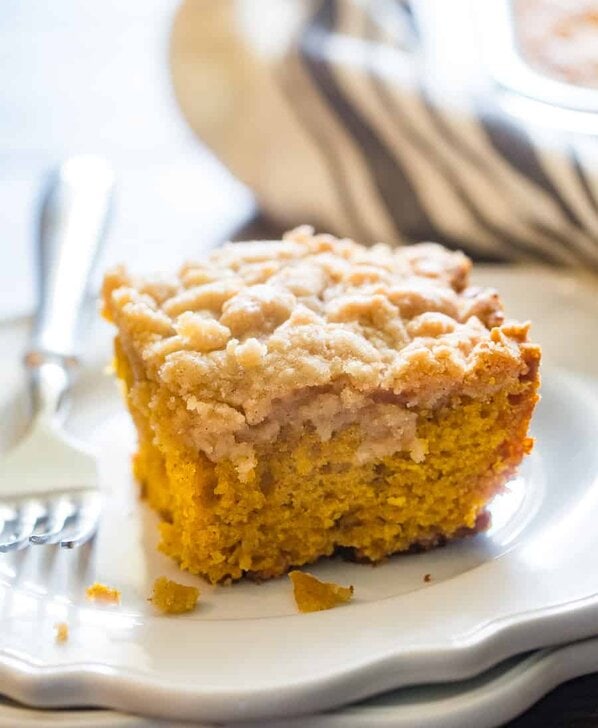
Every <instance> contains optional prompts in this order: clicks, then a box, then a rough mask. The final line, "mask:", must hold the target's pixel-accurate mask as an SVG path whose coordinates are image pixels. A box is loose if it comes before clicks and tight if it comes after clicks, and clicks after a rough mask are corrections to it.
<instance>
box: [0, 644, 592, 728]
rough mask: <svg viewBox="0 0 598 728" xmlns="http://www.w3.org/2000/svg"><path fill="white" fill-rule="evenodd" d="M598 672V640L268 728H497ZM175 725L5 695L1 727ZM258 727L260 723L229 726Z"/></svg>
mask: <svg viewBox="0 0 598 728" xmlns="http://www.w3.org/2000/svg"><path fill="white" fill-rule="evenodd" d="M595 670H598V639H595V638H594V639H590V640H584V641H582V642H577V643H573V644H571V645H567V646H566V647H557V648H549V649H545V650H540V651H538V652H532V653H529V654H527V655H524V656H520V657H512V658H510V659H509V660H507V661H505V662H503V663H501V664H500V665H498V666H496V667H493V668H491V669H490V670H488V671H486V672H484V673H482V675H479V676H477V677H474V678H471V679H469V680H464V681H462V682H456V683H442V684H440V685H426V686H420V687H412V688H402V689H400V690H396V691H393V692H391V693H387V694H386V695H382V696H380V697H378V698H371V699H370V700H367V701H365V702H363V703H360V704H358V705H352V706H349V707H347V708H341V709H339V710H337V711H334V712H331V713H323V714H320V715H314V716H304V717H302V718H291V719H290V720H288V721H284V720H281V721H274V722H268V723H264V722H263V721H260V723H259V724H257V725H258V726H262V727H263V728H413V727H414V726H417V728H463V726H475V727H476V728H494V726H498V725H502V724H503V723H505V722H506V721H508V720H511V719H512V718H515V717H516V716H518V715H520V714H521V713H522V712H523V711H525V710H527V708H529V707H530V706H532V705H533V704H534V703H535V702H537V701H538V700H539V699H540V698H541V697H543V696H544V695H546V693H548V692H550V690H552V689H553V688H554V687H556V686H557V685H559V684H560V683H562V682H565V681H566V680H571V679H572V678H574V677H579V676H580V675H585V674H587V673H589V672H593V671H595ZM17 725H18V726H19V728H27V726H35V728H53V727H54V726H60V728H167V726H174V724H173V723H172V722H171V721H162V720H159V719H156V720H154V719H151V718H149V719H148V718H142V717H138V716H134V715H125V714H123V713H116V712H114V711H108V710H93V709H88V710H81V709H79V710H76V709H75V710H36V709H33V708H26V707H23V706H21V705H17V704H16V703H13V702H11V701H7V700H2V698H0V728H14V726H17ZM176 725H178V726H181V728H183V726H189V728H191V725H193V728H210V726H208V724H207V723H201V724H200V723H193V724H190V723H184V724H182V723H178V722H177V724H176ZM235 727H236V728H256V724H255V723H242V724H238V723H237V724H235V725H233V724H232V723H228V724H227V725H226V726H225V725H223V724H221V728H235Z"/></svg>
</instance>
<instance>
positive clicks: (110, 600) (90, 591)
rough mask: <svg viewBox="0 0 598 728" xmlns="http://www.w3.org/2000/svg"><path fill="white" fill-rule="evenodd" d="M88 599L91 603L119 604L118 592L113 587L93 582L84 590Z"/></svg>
mask: <svg viewBox="0 0 598 728" xmlns="http://www.w3.org/2000/svg"><path fill="white" fill-rule="evenodd" d="M85 594H86V596H87V598H88V599H90V600H91V601H93V602H105V603H106V604H120V591H119V590H118V589H114V587H111V586H106V584H100V583H99V582H97V581H96V582H95V583H94V584H92V585H91V586H88V587H87V589H86V590H85Z"/></svg>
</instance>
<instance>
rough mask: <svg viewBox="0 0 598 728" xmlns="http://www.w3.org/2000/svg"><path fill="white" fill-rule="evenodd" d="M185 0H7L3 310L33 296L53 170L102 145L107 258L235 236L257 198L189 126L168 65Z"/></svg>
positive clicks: (0, 68)
mask: <svg viewBox="0 0 598 728" xmlns="http://www.w3.org/2000/svg"><path fill="white" fill-rule="evenodd" d="M177 5H178V2H177V1H176V0H125V1H124V2H123V0H102V2H94V1H93V0H81V1H80V2H72V0H71V1H69V0H51V2H47V0H3V1H2V3H0V318H7V317H12V316H15V315H20V314H22V313H25V312H28V311H29V310H30V309H31V306H32V303H33V295H32V293H33V281H32V253H31V251H32V245H33V241H34V239H35V213H36V201H37V199H38V197H39V192H40V185H41V183H42V180H43V176H44V174H45V173H46V172H47V170H48V169H49V168H51V167H52V166H53V165H54V164H56V163H57V162H59V161H60V160H61V159H62V158H65V157H67V156H69V155H71V154H77V153H81V152H92V153H97V154H102V155H104V156H106V158H107V159H108V160H109V161H110V162H111V163H112V165H113V166H114V169H115V171H116V174H117V179H118V188H117V197H116V206H115V213H114V216H113V221H112V225H111V227H110V232H109V235H108V238H107V240H106V246H105V249H104V254H103V259H102V260H101V261H100V265H99V269H102V268H105V267H106V266H107V265H110V264H112V263H115V262H120V261H127V263H129V264H131V265H133V266H134V267H135V269H136V270H139V271H149V270H152V269H158V268H163V269H168V268H169V267H170V268H173V267H176V266H177V265H178V264H179V263H180V261H181V259H183V258H186V257H192V256H194V255H197V254H198V253H200V252H201V251H202V250H203V249H205V248H206V247H210V246H212V245H214V244H216V243H218V242H220V241H222V240H223V239H226V238H227V237H228V236H229V235H230V234H231V232H232V231H233V230H234V228H235V227H237V226H238V225H240V224H241V223H242V222H243V221H244V220H246V219H247V218H249V216H250V215H251V212H252V206H253V203H252V198H251V195H250V194H249V192H248V191H247V190H246V189H245V188H244V187H242V186H241V185H240V184H238V183H237V182H235V180H233V178H232V177H231V176H230V175H229V174H228V172H227V171H226V170H225V169H224V168H223V166H222V165H221V164H220V163H219V162H218V161H217V160H216V159H215V158H214V157H213V156H212V155H211V154H210V153H209V152H208V151H207V150H206V148H205V147H202V145H201V144H200V143H199V142H198V140H197V139H196V138H195V137H194V136H193V134H192V132H191V131H190V130H189V129H188V128H187V126H186V124H185V121H184V119H183V118H182V116H181V114H180V112H179V110H178V108H177V106H176V102H175V99H174V95H173V92H172V89H171V86H170V79H169V73H168V39H169V32H170V24H171V21H172V17H173V14H174V12H175V11H176V8H177Z"/></svg>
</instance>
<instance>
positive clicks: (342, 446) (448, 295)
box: [104, 228, 540, 582]
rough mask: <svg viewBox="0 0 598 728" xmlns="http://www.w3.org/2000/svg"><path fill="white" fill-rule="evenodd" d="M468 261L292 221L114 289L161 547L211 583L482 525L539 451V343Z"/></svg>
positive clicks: (125, 376) (111, 302)
mask: <svg viewBox="0 0 598 728" xmlns="http://www.w3.org/2000/svg"><path fill="white" fill-rule="evenodd" d="M469 270H470V262H469V260H468V259H467V258H466V257H465V256H464V255H463V254H461V253H458V252H451V251H448V250H446V249H444V248H442V247H441V246H438V245H435V244H430V243H427V244H421V245H416V246H410V247H406V248H401V249H398V250H391V249H390V248H388V247H386V246H383V245H378V246H375V247H374V248H369V249H368V248H364V247H362V246H360V245H358V244H356V243H353V242H352V241H348V240H337V239H335V238H332V237H331V236H328V235H315V234H314V233H313V231H312V230H310V229H308V228H300V229H298V230H295V231H292V232H291V233H289V234H288V235H287V236H285V239H284V240H283V241H275V242H265V243H237V244H229V245H227V246H224V247H223V248H221V249H219V250H218V251H216V252H215V253H213V254H212V256H211V257H210V258H209V259H208V260H207V261H205V262H202V263H196V264H187V265H186V266H184V267H183V268H182V269H181V271H180V272H179V274H178V275H177V276H173V277H172V278H154V279H136V278H134V277H132V276H130V275H129V274H128V273H126V271H124V270H123V269H118V270H115V271H113V272H111V273H109V274H108V275H107V276H106V279H105V285H104V304H105V314H106V316H107V317H108V318H109V319H110V320H112V321H113V322H114V323H115V324H116V326H117V329H118V335H117V337H116V345H115V352H116V371H117V375H118V376H119V378H120V379H121V380H122V381H123V382H124V384H125V390H126V398H127V403H128V406H129V409H130V411H131V414H132V416H133V419H134V422H135V425H136V428H137V432H138V440H139V447H138V451H137V453H136V455H135V459H134V471H135V475H136V477H137V479H138V480H139V482H140V483H141V484H142V492H143V493H144V495H145V496H146V498H147V500H148V502H149V504H150V505H151V506H152V507H153V508H154V509H155V510H156V511H157V512H158V513H159V514H160V515H161V517H162V523H161V526H160V528H161V546H160V547H161V549H162V550H163V551H164V552H165V553H167V554H169V555H170V556H172V557H173V558H175V559H176V560H177V561H178V562H179V564H180V566H181V567H182V568H184V569H187V570H189V571H191V572H194V573H198V574H202V575H203V576H205V577H207V578H208V579H209V580H210V581H212V582H220V581H226V580H231V579H238V578H240V577H242V576H243V575H244V574H248V575H250V576H252V577H254V578H260V579H265V578H270V577H273V576H277V575H280V574H283V573H285V572H286V571H288V570H289V569H290V568H291V567H295V566H300V565H302V564H306V563H310V562H313V561H315V560H316V559H318V558H320V557H322V556H328V555H331V554H333V553H335V552H336V551H338V550H342V551H343V553H348V554H351V555H353V556H354V557H355V558H357V559H360V560H368V561H380V560H381V559H384V558H385V557H387V556H389V555H390V554H394V553H396V552H400V551H407V550H410V549H413V548H428V547H431V546H434V545H437V544H440V543H443V542H445V541H446V540H447V539H451V538H455V537H459V536H462V535H465V534H467V533H472V532H475V531H477V530H481V529H483V528H484V527H485V526H486V525H487V523H488V519H487V518H486V515H485V508H486V505H487V504H488V502H489V500H490V499H491V498H492V497H493V496H494V495H495V494H496V493H497V492H498V491H500V489H501V488H502V487H503V486H504V484H505V483H506V481H507V480H508V479H509V478H510V477H512V475H513V473H514V472H515V470H516V468H517V466H518V465H519V463H520V462H521V459H522V458H523V456H524V455H525V454H526V453H528V452H529V451H530V449H531V446H532V440H531V439H530V438H529V437H528V434H527V430H528V426H529V421H530V418H531V415H532V412H533V408H534V405H535V403H536V400H537V388H538V381H539V379H538V364H539V359H540V352H539V348H538V347H537V346H536V345H535V344H532V343H530V342H528V340H527V335H528V325H527V324H519V323H516V322H505V321H504V317H503V311H502V304H501V302H500V299H499V297H498V295H497V294H496V292H495V291H493V290H490V289H480V288H477V287H473V286H470V285H469V280H468V276H469Z"/></svg>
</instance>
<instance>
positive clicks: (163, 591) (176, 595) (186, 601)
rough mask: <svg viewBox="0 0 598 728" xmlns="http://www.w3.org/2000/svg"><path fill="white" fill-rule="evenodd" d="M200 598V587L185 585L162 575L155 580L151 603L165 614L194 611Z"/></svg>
mask: <svg viewBox="0 0 598 728" xmlns="http://www.w3.org/2000/svg"><path fill="white" fill-rule="evenodd" d="M198 599H199V589H197V588H196V587H194V586H185V585H184V584H178V583H177V582H176V581H171V580H170V579H167V578H166V577H165V576H161V577H159V578H158V579H156V581H155V582H154V589H153V592H152V596H151V597H150V601H151V603H152V604H153V605H154V607H156V609H158V610H159V611H160V612H162V613H163V614H182V613H183V612H192V611H193V610H194V609H195V606H196V604H197V600H198Z"/></svg>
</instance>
